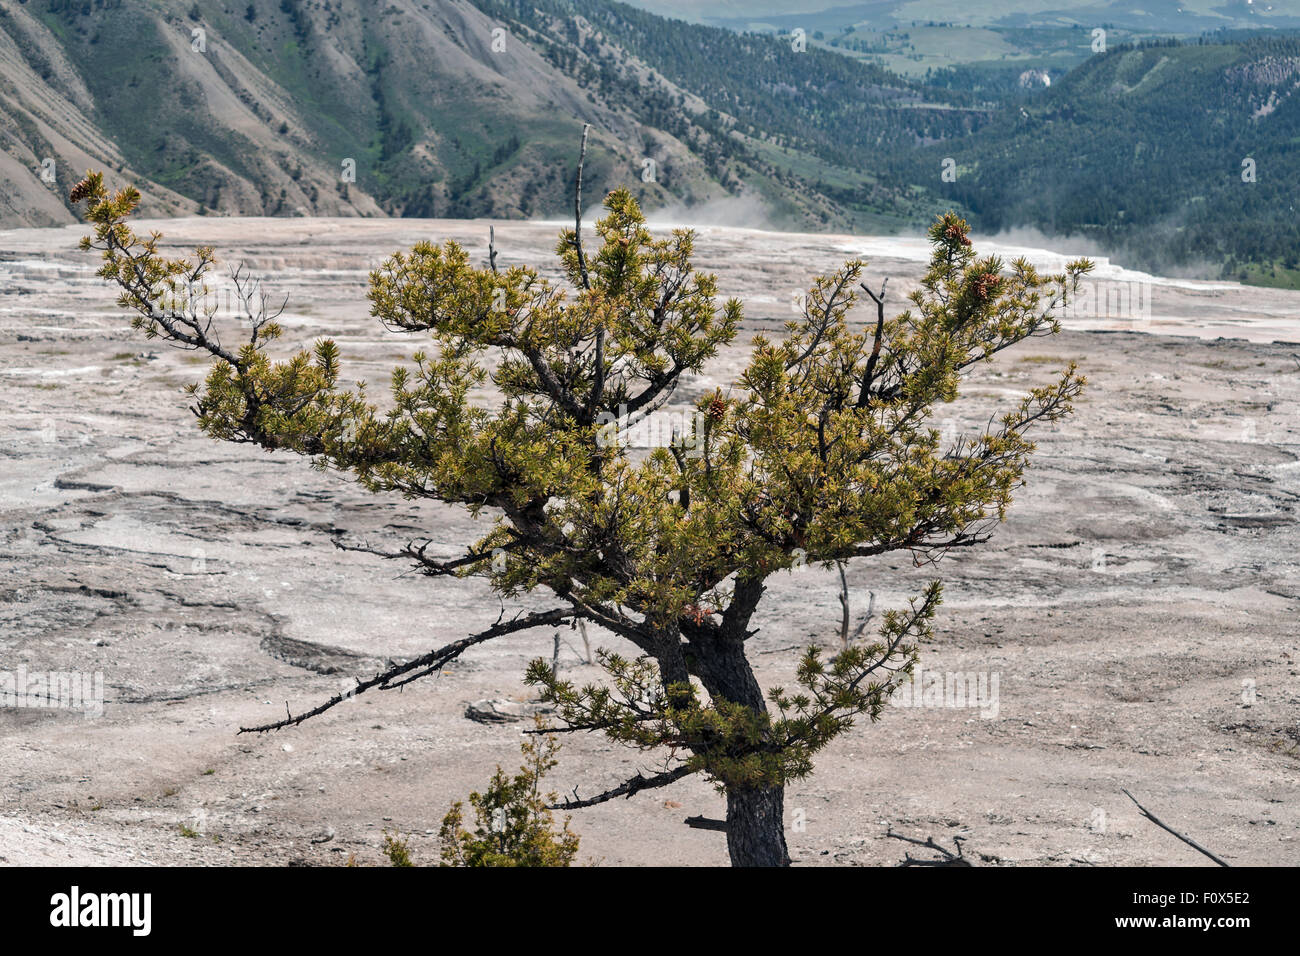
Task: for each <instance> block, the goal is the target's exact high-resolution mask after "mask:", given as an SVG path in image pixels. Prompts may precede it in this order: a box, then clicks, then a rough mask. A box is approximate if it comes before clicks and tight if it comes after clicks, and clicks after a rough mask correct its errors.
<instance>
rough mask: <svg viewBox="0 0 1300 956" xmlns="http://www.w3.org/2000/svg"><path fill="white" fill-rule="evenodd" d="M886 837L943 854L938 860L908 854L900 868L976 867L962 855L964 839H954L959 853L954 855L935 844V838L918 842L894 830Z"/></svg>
mask: <svg viewBox="0 0 1300 956" xmlns="http://www.w3.org/2000/svg"><path fill="white" fill-rule="evenodd" d="M885 836H887V837H893V838H894V839H895V840H903V841H905V842H907V843H912V844H915V845H916V846H923V847H925V848H926V849H927V850H934V851H935V852H937V853H940V854H942V855H941V856H940V857H939V859H937V860H922V859H918V858H917V857H914V856H912V855H911V854H910V853H906V854H904V855H903V862H902V863H900V864H898V865H899V866H974V865H975V864H973V863H971V861H970V860H968V859H966V857H965V856H963V855H962V847H961V844H962V840H963V839H965V838H964V837H959V836H955V837H953V838H952V843H953V846H955V847H956V848H957V852H956V853H953V852H952V851H951V850H949V849H946V848H945V847H942V846H940V845H939V844H937V843H935V842H934V837H932V836H930V837H926V838H925V839H924V840H918V839H917V838H916V837H910V836H906V835H904V834H902V833H895V832H894V831H893V830H892V829H891V830H889V831H888V832H887V833H886V834H885Z"/></svg>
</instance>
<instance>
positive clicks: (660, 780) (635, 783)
mask: <svg viewBox="0 0 1300 956" xmlns="http://www.w3.org/2000/svg"><path fill="white" fill-rule="evenodd" d="M693 773H696V771H695V770H693V769H691V768H690V767H687V766H684V765H683V766H681V767H674V768H673V769H672V770H665V771H664V772H663V773H657V774H655V775H654V776H652V777H645V776H642V775H641V774H639V773H638V774H637V775H636V776H635V777H633V778H632V779H631V780H628V781H625V782H624V783H620V784H619V785H618V786H617V787H614V788H613V789H612V790H606V791H605V792H604V793H600V794H597V795H596V796H594V797H587V798H586V799H579V797H578V790H577V788H576V787H575V788H574V790H573V798H572V799H568V798H566V799H565V800H564V802H563V803H552V804H550V805H549V806H547V808H546V809H547V810H580V809H582V808H583V807H594V806H595V805H596V804H598V803H606V802H607V801H610V800H614V799H616V798H618V797H624V798H629V797H631V796H632V794H634V793H640V792H641V791H642V790H654V789H656V788H658V787H666V786H668V785H669V784H670V783H676V782H677V781H678V780H681V779H682V778H683V777H689V776H690V775H691V774H693Z"/></svg>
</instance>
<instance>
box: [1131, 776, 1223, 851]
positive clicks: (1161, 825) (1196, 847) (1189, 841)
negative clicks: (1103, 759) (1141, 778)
mask: <svg viewBox="0 0 1300 956" xmlns="http://www.w3.org/2000/svg"><path fill="white" fill-rule="evenodd" d="M1120 792H1121V793H1122V794H1124V796H1126V797H1128V798H1129V799H1130V800H1132V801H1133V805H1134V806H1136V807H1137V808H1138V809H1139V810H1141V811H1142V816H1144V817H1146V818H1147V819H1148V820H1150V821H1151V822H1152V823H1154V824H1155V825H1156V826H1158V827H1159V828H1160V829H1162V830H1165V831H1166V832H1168V833H1172V834H1173V835H1174V836H1176V837H1178V839H1180V840H1182V841H1183V842H1184V843H1186V844H1187V845H1188V846H1190V847H1191V848H1192V849H1193V850H1197V851H1199V852H1201V853H1204V854H1205V855H1206V856H1208V857H1209V858H1210V859H1211V860H1213V861H1214V862H1215V863H1217V864H1219V866H1231V865H1232V864H1230V863H1227V862H1226V861H1224V860H1223V859H1222V858H1220V857H1218V856H1216V855H1215V854H1213V853H1211V852H1210V851H1209V850H1207V849H1206V848H1205V847H1203V846H1201V845H1200V844H1199V843H1197V842H1196V841H1195V840H1193V839H1192V838H1191V837H1188V836H1183V835H1182V834H1181V833H1179V832H1178V831H1177V830H1175V829H1174V828H1173V827H1171V826H1170V825H1169V824H1167V823H1165V822H1163V821H1162V820H1160V818H1159V817H1157V816H1156V815H1155V814H1154V813H1152V812H1151V811H1150V810H1148V809H1147V808H1146V807H1144V806H1142V804H1140V803H1138V802H1137V797H1135V796H1133V794H1131V793H1129V792H1128V791H1127V790H1125V789H1124V788H1123V787H1121V788H1120Z"/></svg>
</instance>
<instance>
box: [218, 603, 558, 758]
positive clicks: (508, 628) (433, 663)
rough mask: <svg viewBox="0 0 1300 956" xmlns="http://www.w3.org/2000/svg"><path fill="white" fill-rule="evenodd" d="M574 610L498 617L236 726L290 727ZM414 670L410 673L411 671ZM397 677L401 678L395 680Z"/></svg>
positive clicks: (257, 731)
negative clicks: (319, 698)
mask: <svg viewBox="0 0 1300 956" xmlns="http://www.w3.org/2000/svg"><path fill="white" fill-rule="evenodd" d="M573 615H574V612H573V611H572V610H570V609H568V608H557V609H555V610H552V611H534V612H532V613H530V614H525V615H523V616H521V617H515V618H512V619H511V620H509V621H500V620H498V621H497V622H496V623H495V624H493V625H492V626H491V627H489V628H488V629H487V630H485V631H479V632H478V633H477V634H471V635H470V636H469V637H463V638H461V639H460V640H459V641H453V642H452V643H450V644H446V645H444V646H442V647H440V648H438V649H437V650H433V651H430V652H429V653H427V654H424V655H422V656H420V657H416V658H413V659H412V660H409V661H407V662H406V663H405V664H398V665H396V666H395V667H390V668H389V669H388V670H386V671H381V672H380V673H378V674H375V675H374V676H373V677H371V678H368V679H367V680H359V681H357V686H356V687H353V688H350V689H349V690H347V691H344V692H343V693H340V694H335V695H334V696H333V697H331V698H330V699H329V700H327V701H325V702H324V703H323V704H319V705H317V706H316V707H313V708H312V709H311V710H308V711H304V712H303V713H301V714H298V715H297V716H296V717H295V716H294V715H293V714H292V713H289V705H288V703H286V704H285V712H286V714H288V716H286V717H285V719H284V720H277V721H275V722H274V723H271V724H262V725H260V726H257V727H240V728H239V732H240V733H241V734H261V733H266V732H268V731H271V730H281V729H283V728H285V727H291V726H293V725H295V724H301V723H302V722H303V721H304V720H309V719H310V718H312V717H315V716H317V715H318V714H323V713H324V712H325V711H327V710H329V709H330V708H331V707H336V706H337V705H339V704H341V703H343V702H344V701H345V700H351V699H352V698H353V697H356V696H357V695H359V694H363V693H365V692H366V691H368V690H371V689H373V688H375V687H378V688H379V689H380V690H392V689H393V688H396V687H401V686H402V685H404V684H409V683H410V682H411V681H413V680H416V679H418V678H420V677H424V676H426V675H427V674H431V673H433V672H434V671H437V670H439V669H441V668H442V667H444V666H445V665H447V664H449V663H450V662H451V661H453V660H455V659H456V658H457V657H459V656H460V655H461V654H462V653H464V652H465V651H467V650H469V649H470V648H471V647H473V646H474V645H476V644H482V643H484V642H485V641H490V640H492V639H493V638H496V637H502V636H504V635H506V634H514V633H517V632H519V631H526V630H528V629H529V628H534V627H543V626H547V625H552V624H559V623H560V622H561V621H566V620H569V619H570V618H572V617H573ZM413 672H414V673H413ZM398 678H402V679H401V680H398Z"/></svg>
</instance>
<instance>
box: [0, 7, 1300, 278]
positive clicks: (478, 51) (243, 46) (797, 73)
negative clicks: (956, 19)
mask: <svg viewBox="0 0 1300 956" xmlns="http://www.w3.org/2000/svg"><path fill="white" fill-rule="evenodd" d="M1015 71H1016V67H1015V66H1014V65H1011V66H1005V67H998V66H996V65H994V66H993V67H990V68H984V67H981V68H980V69H978V70H977V69H975V68H971V69H970V70H966V69H965V68H961V69H956V70H944V71H939V72H934V73H932V74H931V82H930V83H928V84H927V83H926V82H923V81H922V80H921V79H907V78H904V77H901V76H898V75H896V74H893V73H890V72H888V71H887V70H885V69H883V68H881V67H880V66H878V65H874V64H872V63H870V62H865V61H863V60H860V59H854V58H852V57H849V56H845V55H842V54H840V53H837V52H835V51H833V50H830V49H826V48H824V47H821V46H819V45H818V44H817V43H816V42H809V43H808V44H807V46H806V49H805V48H804V47H803V46H802V45H801V44H797V43H794V42H792V40H791V38H790V37H789V36H786V35H783V34H780V33H771V32H769V33H763V34H758V33H739V32H735V31H731V30H725V29H721V28H717V27H709V26H700V25H694V24H688V23H685V22H682V21H678V20H665V19H663V18H660V17H657V16H655V15H654V14H651V13H648V12H646V11H644V10H640V9H636V8H634V7H630V6H626V5H624V4H620V3H612V2H609V0H444V2H439V3H424V2H420V0H390V2H387V3H385V4H384V5H382V6H374V5H369V4H357V3H349V2H343V0H310V2H309V0H215V2H208V3H203V4H197V3H190V2H181V0H26V2H19V0H14V2H7V3H5V4H4V5H3V6H0V120H2V121H3V122H2V124H0V187H2V188H0V224H3V225H18V224H47V223H57V222H67V221H70V220H71V218H72V213H71V211H70V209H69V208H68V206H67V203H66V189H67V186H68V185H70V183H71V182H73V181H75V178H74V177H75V176H77V175H79V174H80V172H82V171H83V170H84V169H85V168H87V167H88V166H97V167H106V168H108V169H110V170H112V171H114V173H115V174H116V175H118V176H119V178H121V179H126V178H130V179H132V180H133V181H136V182H138V183H140V184H141V186H142V187H143V189H144V191H145V196H146V202H145V209H146V210H147V211H149V212H151V213H154V214H159V215H175V214H184V213H194V212H202V213H207V212H217V213H223V214H246V215H247V214H258V215H399V216H449V217H473V216H498V217H537V216H554V215H558V214H561V213H564V212H565V211H566V209H567V208H568V205H569V203H570V202H571V198H570V194H569V189H570V186H569V183H570V180H571V176H572V169H573V161H574V159H575V155H576V149H577V142H578V139H579V137H580V135H581V130H582V127H583V125H584V124H590V125H591V136H592V143H591V152H590V164H589V171H588V176H589V180H588V181H589V183H590V191H591V192H590V194H591V196H593V197H597V196H599V195H600V194H601V192H602V191H603V190H605V189H607V188H611V187H613V186H614V185H618V184H629V185H631V186H632V187H633V188H634V190H635V192H636V194H637V197H638V198H639V199H640V200H641V201H642V202H643V203H644V204H645V205H646V206H647V207H648V208H651V209H655V208H664V207H668V208H673V209H686V208H692V209H695V210H696V213H695V214H694V215H697V216H700V215H702V216H711V217H721V218H730V219H732V220H733V221H735V220H737V219H739V220H740V221H743V222H746V223H767V224H770V225H773V226H779V227H783V228H792V229H814V230H815V229H834V230H839V231H848V230H856V231H861V232H891V231H897V230H899V229H908V228H915V227H918V226H919V225H920V224H922V223H924V222H926V221H928V220H929V219H930V218H931V217H932V216H933V215H934V214H935V213H936V212H940V211H944V210H947V209H956V210H958V211H960V212H962V213H963V214H966V215H968V216H969V217H970V218H971V219H972V220H973V221H974V223H975V225H976V226H977V228H979V229H981V230H983V231H997V230H1002V229H1011V228H1015V227H1019V226H1030V227H1034V228H1036V229H1040V230H1042V231H1043V232H1045V233H1048V234H1051V235H1054V236H1081V237H1086V239H1087V240H1088V241H1089V242H1091V243H1094V244H1096V245H1098V246H1100V247H1101V249H1103V250H1105V251H1109V252H1112V253H1119V254H1122V255H1124V256H1126V257H1127V259H1128V260H1129V261H1130V262H1132V263H1133V264H1136V265H1140V266H1147V267H1156V268H1183V269H1191V270H1196V271H1199V272H1201V273H1203V274H1214V275H1219V274H1224V273H1225V272H1226V274H1229V275H1233V276H1240V277H1244V278H1247V279H1249V280H1251V281H1262V282H1269V283H1278V284H1294V283H1296V282H1297V280H1300V270H1297V266H1298V265H1300V263H1297V261H1296V259H1297V250H1300V227H1298V226H1297V224H1296V221H1295V217H1294V208H1293V205H1294V197H1295V195H1296V188H1297V186H1298V185H1300V164H1297V163H1296V162H1295V161H1294V160H1293V159H1292V156H1293V155H1294V152H1295V149H1296V146H1297V144H1300V128H1298V127H1300V105H1297V100H1296V97H1295V92H1296V90H1297V88H1298V87H1300V39H1298V38H1297V35H1295V34H1282V33H1276V32H1272V33H1255V34H1250V33H1242V34H1215V35H1213V36H1212V37H1202V38H1197V39H1194V40H1191V41H1186V42H1181V43H1179V42H1174V41H1160V42H1157V43H1149V42H1148V43H1144V44H1142V45H1139V46H1128V45H1121V46H1113V47H1112V48H1111V49H1110V50H1109V51H1108V52H1105V53H1101V54H1098V55H1095V56H1091V57H1090V58H1089V59H1087V60H1085V61H1084V62H1082V63H1081V64H1080V65H1079V66H1077V67H1075V68H1073V69H1072V70H1070V71H1069V72H1060V74H1059V75H1058V76H1056V77H1054V81H1053V82H1052V84H1051V86H1050V87H1048V88H1042V87H1041V86H1034V85H1032V84H1031V85H1029V86H1025V85H1023V84H1021V83H1017V82H1016V81H1015V79H1014V78H1013V77H1014V74H1015ZM949 160H951V162H947V161H949ZM945 169H948V170H949V171H950V172H949V175H948V176H947V177H944V176H943V175H942V174H943V172H944V170H945ZM1243 174H1245V179H1244V180H1243ZM51 177H52V178H51ZM702 210H705V211H702Z"/></svg>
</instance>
